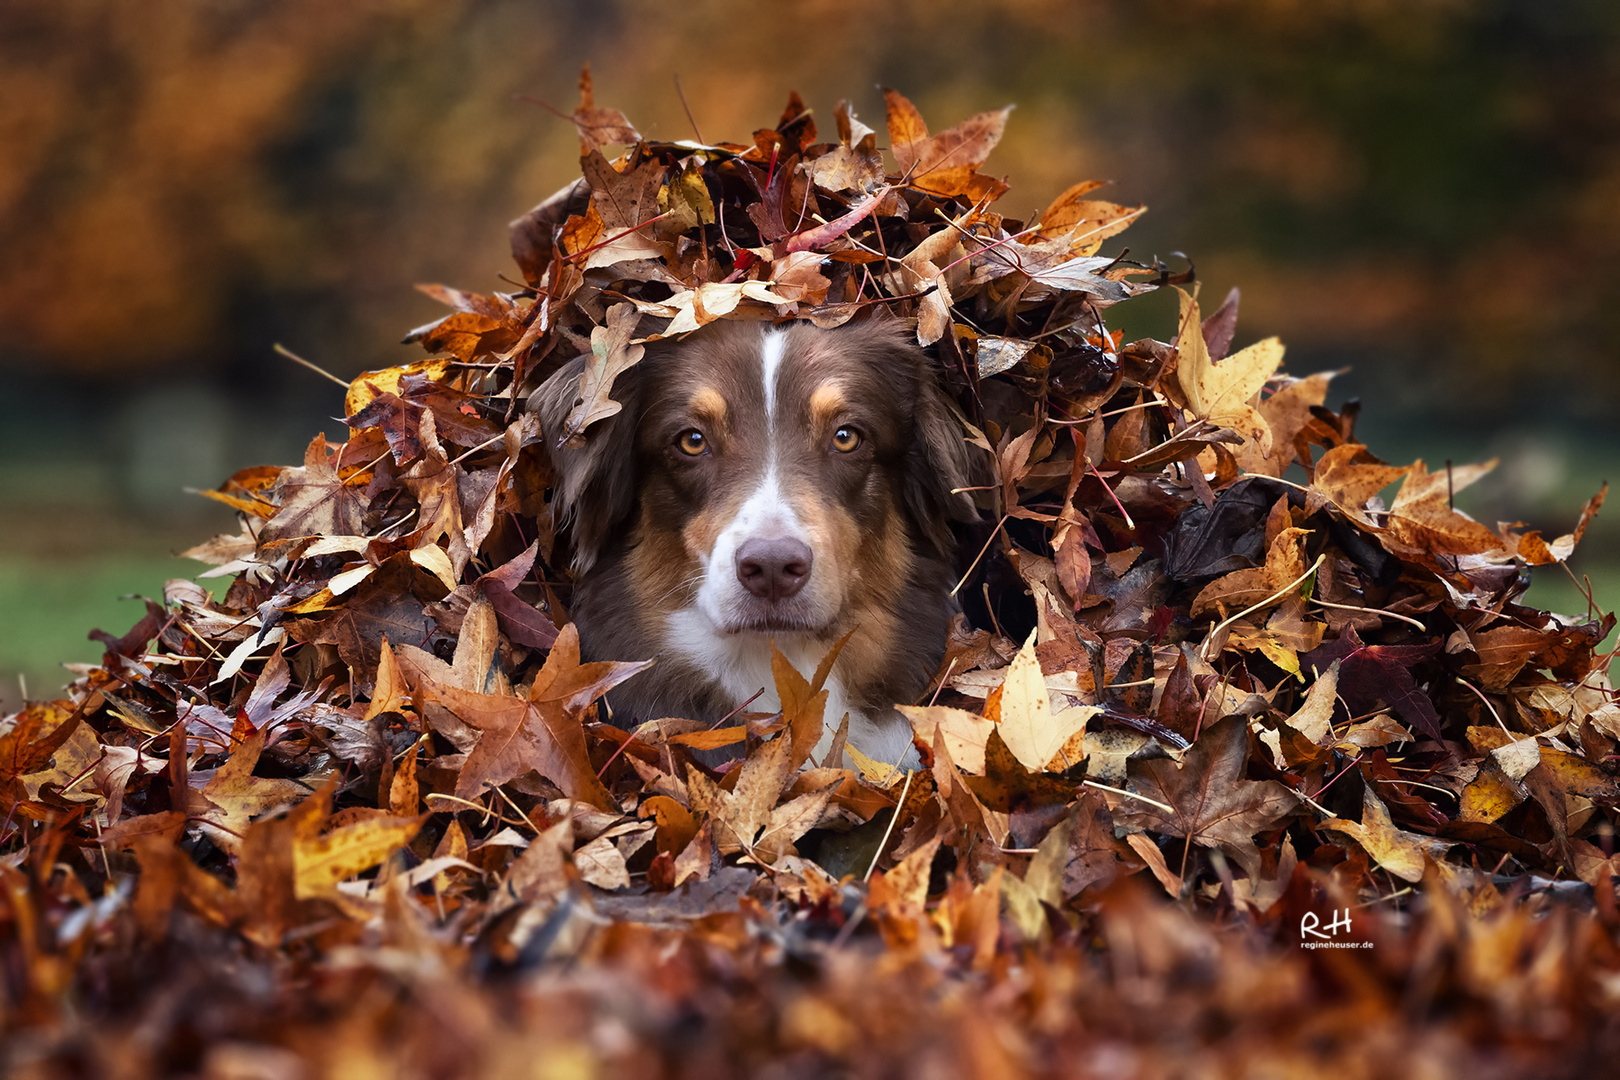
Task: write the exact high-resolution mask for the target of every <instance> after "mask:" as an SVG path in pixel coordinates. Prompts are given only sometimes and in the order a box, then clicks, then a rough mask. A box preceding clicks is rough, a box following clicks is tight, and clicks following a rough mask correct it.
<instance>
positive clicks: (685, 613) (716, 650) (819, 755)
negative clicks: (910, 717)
mask: <svg viewBox="0 0 1620 1080" xmlns="http://www.w3.org/2000/svg"><path fill="white" fill-rule="evenodd" d="M772 640H773V635H770V634H765V633H761V632H758V631H743V632H741V633H735V634H726V633H722V632H721V631H719V630H718V629H717V628H716V627H715V625H714V623H713V622H711V621H710V620H709V618H708V616H706V615H705V614H704V613H703V612H702V611H700V610H698V609H697V608H696V607H687V608H682V609H681V610H680V611H677V612H675V613H673V614H671V615H670V616H669V618H668V622H667V624H666V628H665V637H664V647H665V649H666V650H667V651H668V652H671V653H675V654H678V655H679V656H681V657H683V658H685V659H686V660H687V661H688V662H690V663H691V664H693V665H694V666H695V667H697V668H698V669H699V670H701V671H703V672H705V673H707V674H708V675H709V677H710V678H712V679H714V681H715V682H716V683H718V684H719V685H720V686H721V687H722V688H723V689H724V690H725V692H726V694H727V695H728V696H729V697H731V698H732V699H734V703H735V704H736V705H741V704H742V703H743V702H745V701H747V700H748V699H749V698H751V697H754V695H755V694H759V692H760V691H761V690H763V691H764V693H763V694H760V696H759V697H758V698H757V699H755V701H754V703H753V704H751V705H749V706H748V709H749V711H751V712H776V711H777V710H779V709H781V707H782V702H781V699H780V698H779V697H777V694H776V680H775V677H774V676H773V675H772V674H771V642H772ZM774 640H775V642H776V647H777V649H779V650H780V651H781V653H782V655H783V656H785V657H786V658H787V660H788V662H789V663H790V664H792V665H793V666H794V668H796V669H797V670H798V671H799V672H800V673H801V674H802V675H804V676H805V677H806V678H809V677H810V675H811V674H812V673H814V671H815V670H816V667H817V665H819V664H820V663H821V660H822V657H823V656H825V655H826V652H827V648H828V646H827V645H826V644H824V643H823V642H821V641H819V640H817V639H816V638H814V637H812V636H811V635H809V634H797V633H783V634H777V635H774ZM826 689H827V708H826V711H825V712H824V713H823V716H824V722H823V725H822V733H821V739H820V740H819V741H818V742H817V743H816V748H815V750H814V751H813V752H812V755H811V756H812V760H813V761H814V762H815V763H816V764H818V765H819V764H821V763H822V759H823V758H824V756H825V755H826V753H827V751H828V750H829V749H831V747H832V741H833V736H834V735H835V734H836V733H837V730H838V725H839V723H840V721H841V720H842V719H843V717H844V714H845V713H846V712H847V713H849V737H848V743H849V744H850V745H852V746H854V747H855V748H856V749H857V750H859V751H860V752H861V753H863V754H865V755H866V756H867V757H869V758H871V759H873V760H874V761H881V762H885V763H888V764H896V763H899V764H901V765H914V764H915V762H914V761H908V760H907V759H912V758H915V754H914V753H913V752H912V747H911V725H910V724H908V723H907V722H906V721H905V719H904V718H903V717H901V716H899V715H898V714H895V713H890V714H888V715H886V716H882V717H871V716H868V715H867V714H866V713H864V712H861V711H859V710H856V709H851V708H850V706H849V701H848V697H847V696H846V695H845V693H844V688H843V685H842V683H841V682H840V681H839V678H838V669H837V668H836V667H834V669H833V673H832V675H831V676H830V677H829V678H828V679H827V686H826ZM829 764H846V765H847V764H849V763H847V762H845V763H836V762H834V763H829Z"/></svg>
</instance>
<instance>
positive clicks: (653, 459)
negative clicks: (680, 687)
mask: <svg viewBox="0 0 1620 1080" xmlns="http://www.w3.org/2000/svg"><path fill="white" fill-rule="evenodd" d="M583 363H584V359H583V358H581V359H578V360H575V361H573V362H571V363H570V364H568V365H566V366H565V367H563V368H562V369H561V370H559V371H558V372H557V373H556V374H555V375H554V376H552V378H551V379H549V380H548V381H547V382H546V383H545V384H544V385H543V386H541V387H540V389H539V390H537V391H536V392H535V393H534V395H533V397H532V398H531V407H533V408H535V409H537V410H538V412H539V414H540V418H541V426H542V429H543V430H544V431H545V432H546V433H547V445H548V447H550V449H551V454H552V457H553V464H554V467H555V471H556V473H557V485H556V487H555V489H554V492H553V502H552V505H553V512H554V514H556V515H557V517H558V520H559V521H560V522H563V523H566V524H568V525H570V527H571V536H572V543H573V558H574V570H575V575H576V579H584V578H585V577H588V576H589V575H591V574H592V572H593V570H595V569H596V568H598V566H599V565H600V564H601V563H602V561H603V560H604V558H607V557H609V556H610V555H611V556H612V557H613V559H614V562H615V565H616V566H617V567H618V569H617V571H616V572H621V573H626V574H628V575H629V576H630V577H631V578H632V579H633V581H634V589H633V593H634V594H635V595H637V596H639V597H641V598H643V600H644V602H646V603H651V604H652V605H653V606H654V607H655V608H657V609H658V610H659V611H660V612H663V613H669V612H673V611H677V610H687V609H695V610H696V611H697V612H700V613H701V614H702V616H703V617H704V618H705V619H706V620H707V622H708V623H710V624H711V625H712V627H713V629H714V630H715V631H717V632H719V633H721V634H735V633H739V632H743V631H767V632H772V633H780V632H808V633H811V634H813V635H817V636H821V635H824V634H827V633H830V632H832V631H834V630H838V629H840V628H842V627H845V626H846V624H851V623H852V622H853V621H859V619H858V617H853V616H852V611H853V609H855V608H857V607H860V606H862V598H871V597H891V598H892V597H893V596H894V595H896V593H897V591H898V590H899V589H901V588H903V587H904V585H905V584H906V582H907V581H908V580H909V579H910V578H911V576H912V575H913V572H914V570H915V567H916V563H917V561H918V560H919V559H921V560H926V561H928V562H930V563H931V564H934V565H939V566H943V565H945V562H946V557H947V556H948V553H949V551H950V548H951V533H950V528H949V520H950V519H958V520H968V519H971V518H972V516H973V506H972V502H971V500H970V499H969V498H968V497H967V496H966V495H963V494H961V493H954V494H953V489H955V488H959V487H962V486H964V485H965V484H966V483H967V480H966V479H965V477H966V476H967V474H968V469H967V457H966V448H965V444H964V442H963V431H962V428H961V425H960V424H959V423H958V422H957V421H956V420H955V419H954V418H953V417H952V415H951V412H950V409H949V407H948V406H947V405H946V403H945V399H944V396H943V394H942V393H941V391H940V389H939V386H938V383H937V379H936V376H935V373H934V371H933V369H932V367H931V364H930V361H929V360H928V358H927V357H926V356H925V355H924V354H923V353H922V352H920V351H919V350H918V349H916V348H915V347H913V346H911V345H910V344H908V343H907V342H906V340H905V339H904V337H903V336H902V330H901V329H900V327H899V326H898V324H876V323H864V324H859V325H856V326H850V327H845V328H841V329H838V330H830V331H829V330H819V329H817V328H815V327H813V326H810V325H808V324H803V323H799V324H793V325H789V326H787V327H783V328H772V327H768V326H765V325H763V324H760V323H742V322H730V323H719V324H715V325H713V326H710V327H708V328H706V329H704V330H702V331H700V332H698V333H696V334H694V335H692V336H690V337H689V338H687V339H686V340H685V341H682V342H679V343H663V344H660V345H657V346H654V347H652V348H649V350H648V353H647V355H646V357H645V358H644V359H643V360H642V361H641V362H640V363H639V364H638V365H636V366H635V367H633V368H631V369H630V370H628V371H627V372H625V373H624V374H623V375H621V376H620V377H619V378H618V380H617V381H616V382H615V384H614V397H615V398H616V399H618V400H619V401H620V402H621V404H622V405H623V409H622V411H621V412H619V413H618V414H616V415H614V416H612V417H610V418H608V419H606V420H603V421H599V422H598V423H597V424H595V425H593V426H592V428H591V429H590V430H589V431H588V432H587V433H586V444H585V445H584V446H583V447H581V448H579V449H570V448H566V447H560V446H558V445H556V440H555V432H557V431H558V430H560V428H561V424H562V420H563V418H564V417H565V416H566V415H567V412H568V410H569V408H570V407H571V406H572V404H573V401H574V398H575V391H576V387H577V382H578V377H579V373H580V371H581V370H582V367H583ZM621 552H622V553H623V558H624V561H623V565H622V566H619V565H618V554H619V553H621Z"/></svg>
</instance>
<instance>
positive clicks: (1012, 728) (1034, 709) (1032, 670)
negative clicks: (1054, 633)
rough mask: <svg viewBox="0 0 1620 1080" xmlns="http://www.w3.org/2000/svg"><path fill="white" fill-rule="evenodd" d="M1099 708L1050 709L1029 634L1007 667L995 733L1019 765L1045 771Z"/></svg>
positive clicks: (1044, 684) (1082, 706) (1036, 770)
mask: <svg viewBox="0 0 1620 1080" xmlns="http://www.w3.org/2000/svg"><path fill="white" fill-rule="evenodd" d="M1101 711H1102V710H1101V709H1100V708H1098V707H1097V706H1095V705H1071V706H1070V707H1068V708H1066V709H1064V710H1062V711H1061V712H1058V713H1056V714H1054V713H1053V712H1052V711H1051V704H1050V698H1049V696H1048V694H1047V692H1046V679H1045V676H1043V675H1042V674H1041V662H1040V661H1039V660H1037V659H1035V635H1034V634H1033V633H1032V634H1030V636H1029V640H1028V641H1026V642H1024V647H1023V648H1022V649H1020V650H1018V655H1017V656H1014V657H1013V661H1012V663H1011V664H1009V665H1008V666H1007V680H1006V682H1004V683H1002V687H1001V723H1000V724H999V725H998V726H997V727H996V732H997V733H998V734H999V735H1000V736H1001V741H1002V742H1004V743H1006V745H1007V749H1008V750H1010V751H1012V754H1013V756H1014V757H1015V758H1017V759H1018V762H1019V764H1021V765H1023V766H1024V768H1026V769H1028V770H1029V771H1030V772H1044V771H1046V769H1047V767H1048V766H1049V764H1051V763H1052V761H1053V759H1054V758H1056V757H1057V756H1058V751H1060V750H1062V749H1063V746H1064V744H1065V743H1067V742H1068V741H1069V739H1070V738H1072V737H1073V736H1074V735H1076V734H1078V733H1080V732H1082V731H1084V730H1085V727H1086V721H1087V720H1089V719H1091V718H1092V717H1093V716H1095V715H1097V714H1098V713H1099V712H1101ZM1066 764H1067V765H1073V764H1076V762H1072V761H1071V762H1068V763H1066ZM1062 767H1064V766H1063V765H1060V768H1062Z"/></svg>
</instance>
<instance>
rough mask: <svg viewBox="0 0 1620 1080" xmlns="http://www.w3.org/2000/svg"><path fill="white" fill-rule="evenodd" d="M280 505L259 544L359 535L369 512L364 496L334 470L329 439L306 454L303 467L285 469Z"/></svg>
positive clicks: (320, 437) (313, 444) (319, 438)
mask: <svg viewBox="0 0 1620 1080" xmlns="http://www.w3.org/2000/svg"><path fill="white" fill-rule="evenodd" d="M278 486H279V487H280V489H281V506H280V508H279V509H278V510H277V511H276V515H275V517H273V518H271V519H270V520H269V521H268V522H266V523H265V526H264V528H263V529H262V530H260V532H259V543H260V545H261V546H262V545H264V544H266V543H269V542H270V541H272V540H281V539H291V538H294V537H301V536H334V535H344V536H357V535H359V534H360V532H361V528H360V521H361V518H362V517H363V516H364V515H365V511H366V506H367V502H366V497H365V493H364V492H362V491H359V490H357V489H355V488H354V487H353V486H351V485H349V484H347V483H345V482H344V481H343V480H342V479H341V478H340V477H339V476H338V474H337V470H336V469H334V468H333V467H332V464H331V461H330V457H329V455H328V454H327V451H326V436H325V435H317V436H315V438H314V439H312V440H310V444H309V448H308V449H307V450H305V451H304V465H303V468H297V469H283V470H282V473H281V479H280V481H278Z"/></svg>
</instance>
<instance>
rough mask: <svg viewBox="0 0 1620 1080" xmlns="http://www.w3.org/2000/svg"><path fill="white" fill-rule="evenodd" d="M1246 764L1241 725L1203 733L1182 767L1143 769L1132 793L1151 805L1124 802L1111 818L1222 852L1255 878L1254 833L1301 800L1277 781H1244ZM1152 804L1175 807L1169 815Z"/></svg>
mask: <svg viewBox="0 0 1620 1080" xmlns="http://www.w3.org/2000/svg"><path fill="white" fill-rule="evenodd" d="M1248 759H1249V725H1248V721H1247V720H1246V719H1244V718H1243V717H1241V716H1233V717H1228V718H1226V719H1224V720H1222V721H1220V722H1219V723H1217V724H1214V725H1212V726H1208V727H1205V728H1204V730H1203V733H1202V734H1201V735H1200V736H1199V738H1198V741H1197V742H1195V743H1193V745H1192V749H1190V750H1188V751H1187V755H1186V757H1185V758H1184V759H1183V760H1182V763H1181V765H1180V767H1179V768H1178V767H1177V765H1176V763H1175V762H1173V761H1170V760H1168V759H1165V758H1156V759H1154V760H1151V761H1145V762H1143V763H1142V764H1141V772H1140V773H1137V774H1135V775H1132V777H1131V779H1130V784H1129V788H1130V790H1131V791H1132V792H1135V793H1136V794H1137V795H1141V796H1143V797H1145V798H1146V799H1149V800H1152V801H1151V802H1141V801H1138V800H1135V799H1131V800H1126V801H1125V802H1123V803H1121V804H1120V806H1119V807H1118V808H1117V809H1116V810H1115V811H1114V819H1115V821H1117V822H1119V823H1121V824H1123V825H1128V826H1136V827H1138V828H1143V829H1148V830H1150V831H1152V832H1160V833H1167V834H1168V835H1170V836H1181V837H1185V838H1186V839H1188V840H1189V841H1192V842H1193V843H1196V844H1200V845H1202V846H1204V847H1220V848H1221V849H1223V850H1224V851H1226V852H1228V853H1229V854H1230V855H1231V856H1232V857H1233V858H1234V859H1236V860H1237V861H1238V863H1239V865H1241V866H1242V867H1243V868H1244V871H1245V873H1247V874H1248V875H1249V877H1250V878H1251V879H1254V878H1256V877H1258V875H1259V869H1260V853H1259V851H1258V850H1257V849H1256V847H1255V844H1254V834H1255V833H1257V832H1260V831H1261V830H1264V829H1270V828H1273V827H1274V826H1275V825H1276V824H1277V822H1279V821H1281V820H1282V818H1283V817H1284V816H1285V815H1286V814H1288V813H1289V812H1290V811H1291V810H1293V809H1294V807H1295V806H1296V805H1297V804H1298V802H1299V797H1298V796H1297V795H1295V794H1294V793H1293V792H1292V791H1289V790H1288V789H1287V788H1285V787H1283V786H1282V785H1281V784H1279V783H1277V781H1275V780H1246V779H1244V777H1243V773H1244V769H1245V768H1246V766H1247V764H1248ZM1155 803H1161V804H1167V805H1169V806H1171V807H1172V808H1173V809H1171V810H1170V811H1169V812H1166V811H1164V810H1161V809H1159V807H1158V806H1156V805H1154V804H1155Z"/></svg>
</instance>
